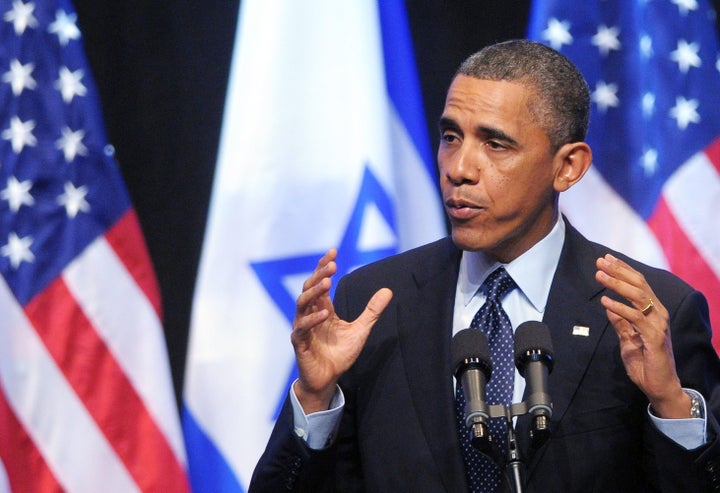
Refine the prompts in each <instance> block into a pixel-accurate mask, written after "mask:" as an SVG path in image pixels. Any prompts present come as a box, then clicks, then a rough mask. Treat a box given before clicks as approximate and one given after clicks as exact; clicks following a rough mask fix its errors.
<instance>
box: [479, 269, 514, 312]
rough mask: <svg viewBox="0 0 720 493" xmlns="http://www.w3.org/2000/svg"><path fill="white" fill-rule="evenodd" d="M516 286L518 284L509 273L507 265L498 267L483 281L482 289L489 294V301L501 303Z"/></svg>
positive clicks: (486, 294)
mask: <svg viewBox="0 0 720 493" xmlns="http://www.w3.org/2000/svg"><path fill="white" fill-rule="evenodd" d="M516 287H517V284H515V281H514V280H513V278H512V277H510V274H508V273H507V271H506V270H505V267H498V268H497V269H495V270H494V271H493V272H492V273H491V274H490V275H489V276H487V278H486V279H485V281H483V283H482V286H480V290H481V291H482V293H483V294H484V295H485V296H487V299H488V301H494V302H498V303H499V302H500V301H502V299H503V298H504V297H505V295H506V294H507V293H509V292H510V291H512V290H513V289H514V288H516Z"/></svg>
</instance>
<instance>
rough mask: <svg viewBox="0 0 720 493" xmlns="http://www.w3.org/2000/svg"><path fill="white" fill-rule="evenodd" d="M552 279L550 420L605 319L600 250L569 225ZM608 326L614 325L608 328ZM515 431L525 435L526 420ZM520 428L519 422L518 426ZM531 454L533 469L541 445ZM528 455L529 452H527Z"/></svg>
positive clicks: (577, 378)
mask: <svg viewBox="0 0 720 493" xmlns="http://www.w3.org/2000/svg"><path fill="white" fill-rule="evenodd" d="M566 227H567V230H566V235H565V244H564V245H563V251H562V254H561V256H560V261H559V264H558V268H557V271H556V273H555V277H554V278H553V282H552V285H551V288H550V295H549V297H548V302H547V306H546V308H545V316H544V318H543V322H545V323H546V324H547V326H548V327H549V328H550V333H551V335H552V344H553V350H554V353H555V358H554V368H553V371H552V372H551V373H550V375H549V377H548V393H549V394H550V396H551V398H552V401H553V421H555V422H556V423H559V422H561V421H562V419H563V417H564V415H565V412H566V411H567V409H568V406H569V404H570V402H571V401H572V399H573V397H574V395H575V394H576V392H577V389H578V387H579V386H580V384H581V382H582V378H583V375H584V374H585V373H586V369H587V367H588V366H589V364H590V360H591V358H592V355H593V354H594V352H595V348H596V347H597V345H598V342H599V341H600V339H601V337H602V335H603V334H604V333H605V331H606V330H608V327H609V322H608V319H607V316H606V314H605V311H604V309H603V308H602V306H601V305H600V303H599V302H598V299H599V297H600V295H601V294H602V293H603V291H604V290H603V288H602V286H600V284H598V283H597V281H596V280H595V272H596V268H595V260H596V258H597V257H598V256H599V252H598V251H597V250H596V249H595V248H594V246H593V244H592V243H590V242H589V241H587V240H586V239H585V238H584V237H583V236H582V235H580V233H578V232H577V230H575V229H574V228H573V227H572V226H571V225H570V224H569V223H567V222H566ZM611 330H612V329H611ZM521 421H522V428H523V429H521V430H519V431H518V433H519V434H521V438H520V439H521V440H522V439H523V438H524V437H525V436H527V429H528V420H527V419H523V420H521ZM518 426H519V427H520V424H519V425H518ZM526 453H527V454H530V456H529V459H530V460H529V461H528V467H529V469H530V470H531V469H532V467H533V466H534V465H535V464H536V463H537V461H538V460H539V459H540V457H541V456H542V453H543V448H541V449H540V450H538V451H537V453H533V452H532V451H528V450H527V448H526ZM526 456H527V455H526Z"/></svg>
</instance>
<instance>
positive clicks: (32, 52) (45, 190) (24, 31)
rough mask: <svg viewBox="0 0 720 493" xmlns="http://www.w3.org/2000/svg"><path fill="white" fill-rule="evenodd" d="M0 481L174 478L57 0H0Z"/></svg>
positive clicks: (165, 388) (173, 430)
mask: <svg viewBox="0 0 720 493" xmlns="http://www.w3.org/2000/svg"><path fill="white" fill-rule="evenodd" d="M0 272H2V278H0V279H1V280H0V491H14V492H16V493H17V492H41V493H42V492H55V491H69V492H93V493H96V492H98V491H103V492H110V491H117V492H131V491H163V492H169V491H172V492H182V491H188V489H189V488H188V482H187V477H186V474H185V462H186V460H185V453H184V449H183V442H182V436H181V432H180V427H179V419H178V415H177V409H176V405H175V399H174V396H173V393H172V385H171V378H170V371H169V364H168V361H167V352H166V346H165V341H164V336H163V332H162V326H161V322H160V320H161V308H160V297H159V293H158V289H157V285H156V281H155V277H154V273H153V270H152V267H151V264H150V261H149V257H148V254H147V250H146V247H145V243H144V240H143V238H142V234H141V232H140V229H139V223H138V220H137V217H136V215H135V212H134V210H133V208H132V205H131V203H130V200H129V197H128V194H127V192H126V190H125V188H124V185H123V182H122V179H121V175H120V172H119V169H118V167H117V164H116V162H115V159H114V156H113V149H112V147H111V146H110V145H109V144H108V140H107V137H106V135H105V130H104V128H103V124H102V120H101V114H100V110H99V104H98V95H97V92H96V88H95V86H94V82H93V81H92V78H91V75H90V71H89V67H88V64H87V61H86V59H85V56H84V54H83V47H82V42H81V33H80V31H79V29H78V27H77V17H76V14H75V12H74V10H73V7H72V5H71V4H70V2H69V1H64V0H58V1H36V2H30V1H23V0H13V1H12V2H11V1H7V0H0Z"/></svg>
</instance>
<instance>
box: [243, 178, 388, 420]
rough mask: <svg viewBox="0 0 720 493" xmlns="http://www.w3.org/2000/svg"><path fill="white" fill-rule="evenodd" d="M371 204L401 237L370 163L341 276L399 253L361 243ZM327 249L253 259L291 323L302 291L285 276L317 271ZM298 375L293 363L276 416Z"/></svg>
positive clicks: (343, 247)
mask: <svg viewBox="0 0 720 493" xmlns="http://www.w3.org/2000/svg"><path fill="white" fill-rule="evenodd" d="M369 204H374V205H375V206H376V207H377V209H378V210H379V211H380V213H381V214H382V217H383V219H384V220H385V222H386V223H387V224H388V225H389V226H390V228H391V229H392V231H393V232H394V233H395V236H396V237H397V226H396V224H395V216H394V212H393V203H392V200H391V199H390V196H389V195H388V194H387V192H386V191H385V190H384V189H383V187H382V185H381V184H380V182H379V181H378V180H377V178H376V177H375V175H373V173H372V171H371V170H370V168H369V167H368V166H367V165H366V166H365V170H364V173H363V178H362V183H361V185H360V192H359V193H358V197H357V200H356V202H355V206H354V208H353V211H352V215H351V216H350V220H349V222H348V224H347V227H346V228H345V233H344V235H343V238H342V240H341V241H340V244H339V245H338V255H337V261H336V262H337V273H336V274H335V277H336V278H337V279H339V278H340V277H342V276H343V275H345V274H347V273H348V272H350V270H352V269H353V268H356V267H358V266H361V265H365V264H368V263H370V262H374V261H376V260H380V259H382V258H385V257H387V256H389V255H392V254H394V253H397V246H394V247H388V248H378V249H372V250H361V249H360V245H359V244H358V243H359V240H360V231H361V229H362V225H363V221H364V220H365V212H366V210H367V206H368V205H369ZM324 253H325V252H320V253H314V254H310V255H301V256H297V257H286V258H280V259H273V260H264V261H260V262H252V263H251V264H250V265H251V266H252V268H253V269H254V270H255V274H256V275H257V276H258V278H260V282H261V283H262V285H263V287H264V288H265V290H266V291H267V293H268V295H270V297H271V298H272V300H273V301H274V302H275V304H276V305H277V307H278V308H279V309H280V311H281V312H282V313H283V315H284V316H285V319H286V320H287V321H288V324H289V325H290V326H292V321H293V318H294V317H295V299H296V296H297V294H298V293H292V292H290V291H288V289H287V288H286V287H285V285H284V284H283V280H284V279H286V278H287V277H289V276H292V275H295V274H304V273H308V274H309V273H310V272H312V271H313V269H315V266H316V265H317V263H318V261H319V260H320V258H321V257H322V256H323V254H324ZM335 284H336V283H333V288H332V290H331V293H330V295H331V296H332V295H333V294H334V287H335ZM296 378H297V367H296V366H295V365H293V368H292V370H291V372H290V375H289V376H288V378H287V382H286V384H285V389H284V391H283V392H282V393H281V394H280V399H279V402H278V404H277V406H276V408H275V414H274V419H277V416H278V415H279V413H280V409H281V408H282V404H283V401H284V399H285V396H286V395H287V393H288V391H289V390H290V385H292V383H293V382H294V381H295V379H296Z"/></svg>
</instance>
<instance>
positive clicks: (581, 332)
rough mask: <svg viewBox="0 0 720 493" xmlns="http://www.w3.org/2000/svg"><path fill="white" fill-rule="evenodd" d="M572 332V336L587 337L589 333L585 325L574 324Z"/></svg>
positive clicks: (588, 328)
mask: <svg viewBox="0 0 720 493" xmlns="http://www.w3.org/2000/svg"><path fill="white" fill-rule="evenodd" d="M572 333H573V335H574V336H581V337H588V336H589V335H590V327H588V326H587V325H574V326H573V328H572Z"/></svg>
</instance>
